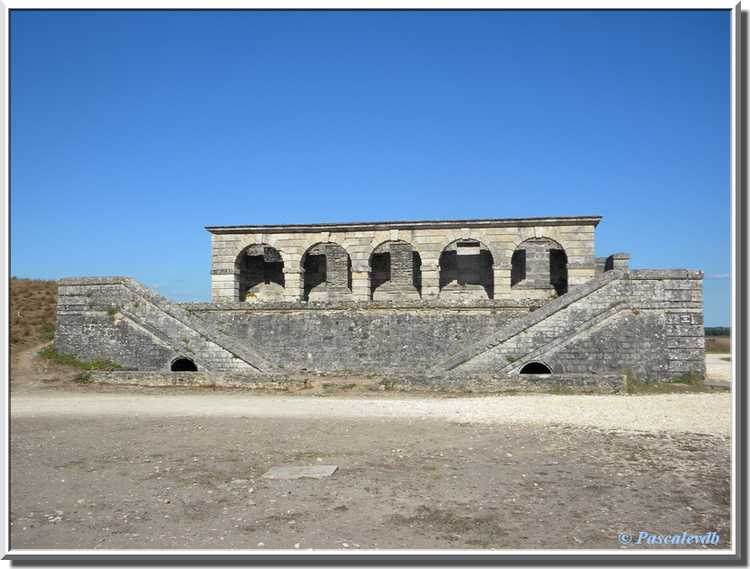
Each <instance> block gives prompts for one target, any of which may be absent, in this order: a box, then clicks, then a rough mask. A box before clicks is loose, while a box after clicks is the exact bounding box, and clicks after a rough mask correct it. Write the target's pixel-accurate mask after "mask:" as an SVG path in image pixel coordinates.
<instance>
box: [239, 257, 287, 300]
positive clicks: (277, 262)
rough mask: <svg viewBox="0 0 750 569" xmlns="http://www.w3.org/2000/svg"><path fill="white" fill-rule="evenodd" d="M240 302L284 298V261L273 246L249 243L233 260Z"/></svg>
mask: <svg viewBox="0 0 750 569" xmlns="http://www.w3.org/2000/svg"><path fill="white" fill-rule="evenodd" d="M235 267H236V273H237V279H238V284H239V287H238V288H239V290H238V294H239V301H240V302H258V301H263V300H282V299H283V298H284V261H283V259H282V258H281V253H279V251H278V250H277V249H275V248H274V247H271V246H269V245H264V244H256V245H250V246H249V247H246V248H245V249H243V250H242V252H241V253H240V254H239V255H238V256H237V261H236V262H235Z"/></svg>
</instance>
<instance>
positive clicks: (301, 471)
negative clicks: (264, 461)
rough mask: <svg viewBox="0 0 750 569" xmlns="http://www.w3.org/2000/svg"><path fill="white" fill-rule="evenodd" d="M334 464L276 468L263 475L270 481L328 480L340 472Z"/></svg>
mask: <svg viewBox="0 0 750 569" xmlns="http://www.w3.org/2000/svg"><path fill="white" fill-rule="evenodd" d="M338 468H339V467H338V466H336V465H334V464H315V465H312V466H274V467H273V468H271V469H270V470H269V471H268V472H266V473H265V474H264V475H263V478H268V479H270V480H297V479H299V478H317V479H321V478H328V477H329V476H333V473H334V472H336V471H337V470H338Z"/></svg>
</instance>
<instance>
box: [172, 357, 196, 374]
mask: <svg viewBox="0 0 750 569" xmlns="http://www.w3.org/2000/svg"><path fill="white" fill-rule="evenodd" d="M170 369H171V370H172V371H198V367H197V366H196V365H195V362H194V361H193V360H191V359H189V358H177V359H176V360H175V361H173V362H172V367H171V368H170Z"/></svg>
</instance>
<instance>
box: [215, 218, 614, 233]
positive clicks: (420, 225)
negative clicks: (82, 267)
mask: <svg viewBox="0 0 750 569" xmlns="http://www.w3.org/2000/svg"><path fill="white" fill-rule="evenodd" d="M601 220H602V218H601V216H598V215H591V216H571V217H522V218H515V219H514V218H509V219H456V220H445V221H361V222H348V223H311V224H291V225H281V224H278V225H223V226H220V225H208V226H206V230H207V231H209V232H210V233H213V234H214V235H226V234H233V233H238V234H248V233H310V232H313V233H314V232H320V231H372V230H375V231H377V230H380V231H382V230H388V229H461V228H463V227H468V228H470V229H477V228H483V227H528V226H564V225H592V226H594V227H596V226H597V225H599V222H600V221H601Z"/></svg>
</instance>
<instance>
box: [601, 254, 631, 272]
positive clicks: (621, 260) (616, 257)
mask: <svg viewBox="0 0 750 569" xmlns="http://www.w3.org/2000/svg"><path fill="white" fill-rule="evenodd" d="M629 268H630V254H629V253H614V254H613V255H610V256H609V257H607V260H606V261H605V262H604V270H605V271H627V270H629Z"/></svg>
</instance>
